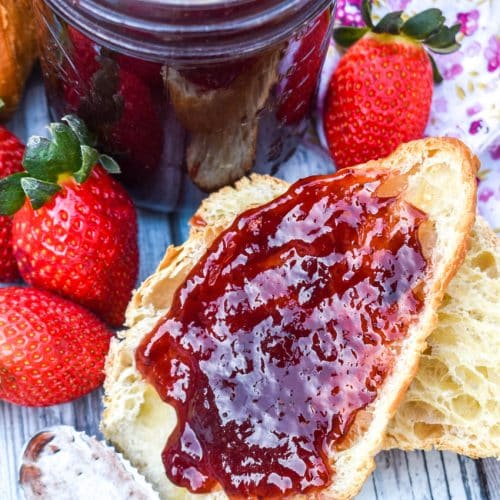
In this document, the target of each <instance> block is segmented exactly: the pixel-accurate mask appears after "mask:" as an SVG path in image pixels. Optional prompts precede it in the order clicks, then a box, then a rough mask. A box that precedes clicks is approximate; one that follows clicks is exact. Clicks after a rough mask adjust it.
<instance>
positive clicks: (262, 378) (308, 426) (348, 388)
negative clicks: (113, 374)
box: [136, 170, 427, 498]
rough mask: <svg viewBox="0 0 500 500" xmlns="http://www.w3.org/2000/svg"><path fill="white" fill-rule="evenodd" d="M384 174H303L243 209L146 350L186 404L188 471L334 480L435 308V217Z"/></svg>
mask: <svg viewBox="0 0 500 500" xmlns="http://www.w3.org/2000/svg"><path fill="white" fill-rule="evenodd" d="M386 175H387V174H381V173H377V172H360V171H359V170H344V171H342V172H340V173H338V174H335V175H332V176H322V177H311V178H308V179H304V180H302V181H299V182H298V183H296V184H294V185H293V186H292V187H291V188H290V190H289V191H288V192H287V193H285V194H284V195H282V196H280V197H279V198H277V199H276V200H274V201H272V202H271V203H269V204H267V205H264V206H262V207H259V208H256V209H253V210H250V211H247V212H245V213H243V214H242V215H240V216H239V217H238V218H237V219H236V220H235V221H234V223H233V224H232V225H231V226H230V227H229V228H228V229H227V230H225V231H224V232H223V233H222V234H220V235H219V237H218V238H217V239H216V240H215V241H214V243H213V244H212V245H211V247H210V249H209V250H208V251H207V253H206V254H205V256H204V257H203V258H202V259H201V260H200V261H199V262H198V263H197V264H196V265H195V267H194V268H193V269H192V270H191V272H190V273H189V275H188V277H187V279H186V280H185V282H184V283H183V284H182V285H181V286H180V287H179V289H178V290H177V291H176V293H175V296H174V299H173V302H172V306H171V308H170V311H169V312H168V314H167V315H166V316H165V317H164V318H163V319H162V320H161V321H160V322H159V323H158V325H157V326H156V327H155V329H154V331H153V332H151V334H149V335H148V336H147V337H146V338H145V339H144V341H143V342H142V344H141V345H140V347H139V348H138V350H137V352H136V361H137V366H138V368H139V370H140V372H141V373H142V374H143V376H144V377H145V379H146V380H147V381H148V382H149V383H151V384H152V385H153V386H154V387H155V388H156V390H157V392H158V394H159V395H160V397H161V398H162V399H163V400H164V401H166V402H167V403H169V404H171V405H173V407H174V408H175V410H176V413H177V416H178V422H177V426H176V428H175V430H174V432H173V433H172V435H171V436H170V438H169V439H168V442H167V444H166V446H165V449H164V452H163V455H162V458H163V463H164V466H165V471H166V474H167V476H168V477H169V479H170V480H171V481H172V482H173V483H174V484H176V485H179V486H182V487H185V488H187V489H189V490H190V491H192V492H195V493H206V492H210V491H214V490H215V489H216V488H217V487H222V488H223V489H224V490H225V492H226V493H227V494H228V495H229V496H230V497H232V498H264V497H266V498H267V497H281V498H282V497H284V496H287V495H291V494H300V493H302V494H311V493H314V492H317V491H320V490H322V489H324V488H326V487H328V485H330V484H331V483H332V482H333V481H334V480H335V470H334V466H333V465H332V464H331V463H330V462H329V460H328V450H329V449H331V448H332V447H333V446H339V447H341V446H342V445H345V442H346V438H348V437H349V434H348V433H349V430H350V429H351V427H352V425H353V422H354V420H355V418H356V416H357V415H358V414H359V412H360V410H363V409H364V408H366V406H367V405H369V404H370V403H371V402H372V401H373V400H374V399H375V398H376V395H377V391H378V389H379V388H380V386H381V385H382V384H383V382H384V380H385V378H386V376H387V375H388V374H389V373H390V371H391V368H392V366H393V363H394V356H395V353H396V352H397V343H398V341H401V340H402V339H403V338H404V337H405V335H406V334H407V332H408V328H409V326H410V325H411V324H412V323H413V322H414V321H415V320H416V317H417V315H418V314H419V311H421V309H422V307H423V300H422V297H421V292H420V290H421V287H422V285H423V283H424V281H425V278H426V273H427V263H426V259H425V257H424V253H423V250H422V245H421V243H420V240H419V228H420V227H425V226H422V224H423V223H424V222H425V221H426V220H427V217H426V215H425V214H424V213H422V212H421V211H419V210H418V209H416V208H414V207H413V206H411V205H410V204H408V203H406V202H405V201H403V200H401V199H400V198H399V197H397V196H392V195H391V196H387V195H386V194H384V196H379V195H378V194H377V193H381V194H382V193H383V191H384V190H383V189H382V188H381V186H382V187H383V186H385V184H384V181H385V179H386ZM378 190H379V191H378Z"/></svg>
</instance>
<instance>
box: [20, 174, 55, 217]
mask: <svg viewBox="0 0 500 500" xmlns="http://www.w3.org/2000/svg"><path fill="white" fill-rule="evenodd" d="M21 187H22V189H23V191H24V192H25V194H26V196H27V197H28V198H29V200H30V202H31V206H32V207H33V210H38V209H39V208H41V207H43V206H44V205H45V203H47V202H48V201H50V200H51V199H52V198H53V196H54V195H55V194H56V193H58V192H59V191H60V190H61V186H59V185H58V184H54V183H53V182H45V181H42V180H40V179H34V178H33V177H23V178H22V179H21Z"/></svg>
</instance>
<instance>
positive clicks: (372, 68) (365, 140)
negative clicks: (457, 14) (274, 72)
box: [324, 0, 460, 168]
mask: <svg viewBox="0 0 500 500" xmlns="http://www.w3.org/2000/svg"><path fill="white" fill-rule="evenodd" d="M362 14H363V19H364V21H365V23H366V27H365V28H355V27H339V28H337V29H336V30H335V32H334V37H335V40H336V42H337V43H338V44H340V45H342V46H344V47H348V50H347V52H346V53H345V55H344V56H343V57H342V59H341V60H340V63H339V65H338V67H337V69H336V70H335V72H334V74H333V76H332V79H331V82H330V86H329V90H328V94H327V98H326V105H325V115H324V127H325V134H326V138H327V141H328V145H329V148H330V151H331V154H332V156H333V159H334V160H335V163H336V165H337V167H339V168H342V167H347V166H350V165H354V164H356V163H362V162H365V161H368V160H372V159H377V158H381V157H384V156H387V155H388V154H390V153H391V152H392V151H393V150H394V149H395V148H396V147H397V146H398V145H399V144H401V143H403V142H407V141H410V140H413V139H418V138H420V137H422V136H423V134H424V130H425V127H426V125H427V121H428V119H429V113H430V108H431V101H432V94H433V78H434V81H436V82H440V81H441V80H442V78H441V76H440V75H439V72H438V70H437V67H436V65H435V63H434V60H433V59H432V57H431V55H430V54H429V53H428V52H427V50H426V49H428V50H429V51H431V52H434V53H437V54H446V53H449V52H453V51H455V50H457V49H458V48H459V45H458V43H457V41H456V40H455V36H456V35H457V33H458V31H459V29H460V25H459V24H456V25H454V26H451V27H448V26H446V25H445V24H444V23H445V18H444V16H443V14H442V12H441V11H440V10H439V9H436V8H431V9H428V10H425V11H423V12H421V13H420V14H417V15H415V16H413V17H411V18H409V19H406V20H405V19H404V17H403V12H401V11H399V12H392V13H390V14H387V15H386V16H385V17H383V18H382V19H381V20H380V22H378V23H377V24H376V25H375V24H374V23H373V21H372V18H371V6H370V2H369V0H364V1H363V4H362Z"/></svg>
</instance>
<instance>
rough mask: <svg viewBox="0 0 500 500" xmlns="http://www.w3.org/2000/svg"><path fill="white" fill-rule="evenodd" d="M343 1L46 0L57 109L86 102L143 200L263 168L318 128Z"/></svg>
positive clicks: (44, 49) (198, 191) (43, 27)
mask: <svg viewBox="0 0 500 500" xmlns="http://www.w3.org/2000/svg"><path fill="white" fill-rule="evenodd" d="M334 4H335V1H334V0H225V1H222V0H121V1H119V2H117V1H116V0H79V1H74V0H36V1H35V6H36V16H37V18H38V23H37V25H38V31H39V33H38V36H39V41H40V47H41V61H42V69H43V74H44V80H45V83H46V89H47V96H48V100H49V106H50V110H51V113H52V114H53V116H54V118H60V117H61V116H62V115H64V114H68V113H77V114H78V115H80V117H81V118H83V119H84V120H85V121H86V122H87V125H88V126H89V127H90V128H91V129H92V130H93V132H94V133H95V134H96V136H97V138H98V141H99V143H100V149H101V150H102V151H103V152H106V153H108V154H110V155H112V156H114V157H115V158H116V159H117V160H118V161H119V163H120V165H121V168H122V174H121V177H122V180H123V182H124V183H125V184H126V185H127V186H128V187H129V189H130V190H131V192H132V194H133V195H134V196H135V198H136V200H137V202H138V203H139V204H140V205H142V206H147V207H151V208H154V209H159V210H163V211H166V210H172V209H174V208H176V207H178V206H179V204H185V203H186V202H193V203H198V201H199V199H200V198H201V196H202V195H203V193H204V192H209V191H213V190H215V189H218V188H220V187H222V186H224V185H228V184H231V183H233V182H234V181H235V180H237V179H238V178H240V177H242V176H243V175H245V174H247V173H249V172H251V171H252V170H257V171H259V172H272V171H273V169H275V168H276V167H277V166H278V165H279V164H280V163H282V162H283V161H284V160H285V159H287V157H289V156H290V155H291V154H292V153H293V151H294V149H295V147H296V145H297V142H298V140H299V138H300V136H301V134H303V133H304V131H305V129H306V128H307V123H308V114H309V111H310V108H311V104H312V102H313V98H314V94H315V91H316V87H317V82H318V76H319V72H320V70H321V66H322V63H323V60H324V56H325V52H326V48H327V46H328V40H329V37H330V34H331V27H332V18H333V9H334Z"/></svg>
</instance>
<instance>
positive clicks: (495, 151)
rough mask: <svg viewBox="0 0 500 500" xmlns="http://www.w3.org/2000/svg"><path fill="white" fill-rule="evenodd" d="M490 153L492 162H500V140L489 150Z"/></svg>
mask: <svg viewBox="0 0 500 500" xmlns="http://www.w3.org/2000/svg"><path fill="white" fill-rule="evenodd" d="M488 152H489V153H490V156H491V159H492V160H500V139H497V140H496V141H495V142H494V143H493V144H492V145H491V146H490V147H489V148H488Z"/></svg>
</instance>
